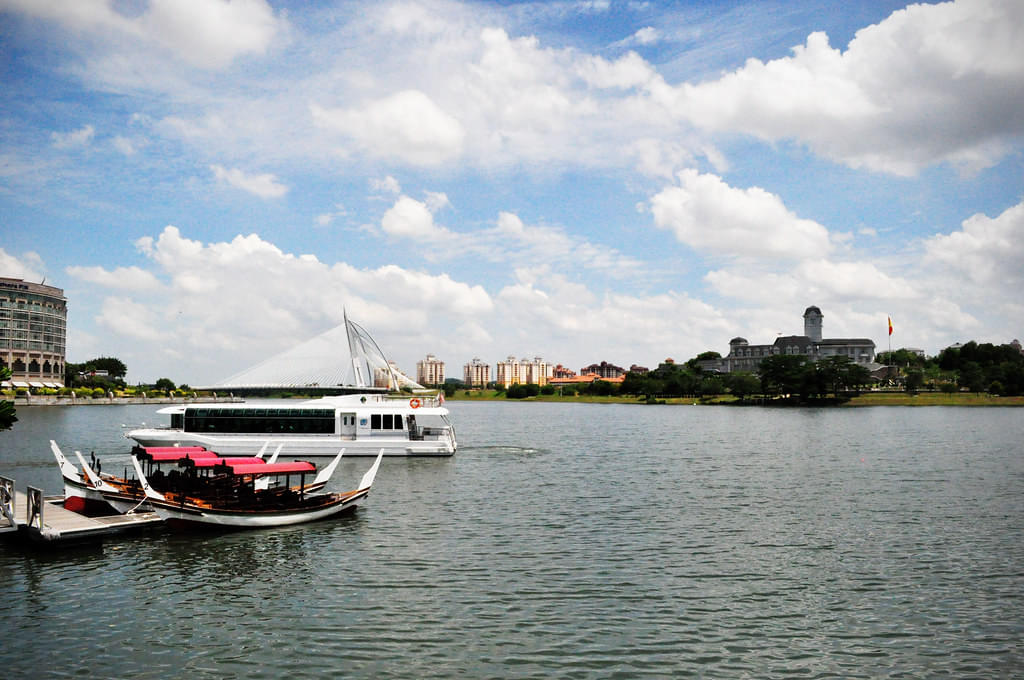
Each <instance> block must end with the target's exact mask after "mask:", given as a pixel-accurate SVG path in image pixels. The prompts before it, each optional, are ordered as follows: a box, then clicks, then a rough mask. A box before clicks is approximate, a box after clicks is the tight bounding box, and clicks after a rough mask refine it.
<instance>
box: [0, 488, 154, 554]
mask: <svg viewBox="0 0 1024 680" xmlns="http://www.w3.org/2000/svg"><path fill="white" fill-rule="evenodd" d="M63 500H64V499H63V498H62V497H60V496H57V497H48V498H44V497H43V494H42V491H40V490H39V489H36V488H34V487H31V486H30V487H28V493H27V494H26V493H21V492H20V491H14V482H13V481H12V480H9V479H7V478H4V477H0V506H2V509H0V534H3V533H11V532H15V531H17V532H19V533H23V534H25V535H27V537H28V538H29V539H30V540H32V541H33V542H35V543H45V544H57V543H67V542H79V541H90V540H96V539H101V538H103V537H104V536H109V535H112V534H119V533H123V532H125V531H131V530H135V529H140V528H143V527H147V526H153V525H156V524H159V523H160V522H161V519H160V518H159V517H158V516H157V514H156V513H155V512H139V513H133V514H131V515H109V516H104V517H87V516H85V515H82V514H79V513H77V512H72V511H71V510H67V509H65V508H64V505H63ZM12 519H13V520H14V522H13V524H12V522H11V520H12Z"/></svg>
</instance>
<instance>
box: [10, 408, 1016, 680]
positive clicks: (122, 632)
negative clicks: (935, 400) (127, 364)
mask: <svg viewBox="0 0 1024 680" xmlns="http://www.w3.org/2000/svg"><path fill="white" fill-rule="evenodd" d="M450 406H451V410H452V412H453V419H454V421H455V423H456V425H457V427H458V433H459V440H460V444H461V448H460V450H459V452H458V453H457V454H456V455H455V457H453V458H451V459H444V460H423V459H408V460H399V459H385V461H384V464H383V466H382V468H381V471H380V474H379V475H378V477H377V481H376V483H375V485H374V489H373V492H372V493H371V494H370V498H369V501H368V502H367V504H366V505H365V506H362V507H360V508H359V510H358V511H357V512H356V513H354V514H351V515H349V516H345V517H342V518H340V519H336V520H333V521H328V522H323V523H317V524H311V525H305V526H298V527H290V528H285V529H279V530H264V531H257V532H243V533H220V534H202V535H190V534H174V533H166V532H152V533H149V534H144V535H141V536H137V537H131V538H124V539H117V540H108V541H107V542H106V543H105V544H103V545H101V546H98V547H93V548H84V549H76V550H66V551H59V552H38V551H37V552H33V551H25V550H23V549H21V548H18V547H15V546H8V545H3V544H0V669H3V670H2V674H3V676H4V677H7V678H16V677H23V676H24V677H55V676H57V677H61V676H78V677H132V678H166V677H209V678H221V677H247V678H249V677H252V678H278V677H282V676H285V675H288V676H290V677H293V678H304V677H321V676H327V675H331V676H337V677H373V678H423V677H458V678H592V677H600V678H614V677H618V678H633V677H640V676H648V677H687V676H693V677H701V678H737V677H752V678H776V677H780V678H781V677H791V676H796V677H813V678H821V677H835V678H861V677H862V678H879V677H904V678H919V677H929V678H933V677H950V678H967V677H977V678H995V677H1014V676H1017V677H1020V676H1021V674H1022V673H1024V648H1022V640H1024V601H1022V600H1024V540H1022V529H1024V460H1022V446H1024V445H1022V442H1024V411H1021V410H1016V409H991V408H990V409H959V408H915V409H911V408H893V407H888V408H866V409H831V410H830V409H824V410H817V409H803V410H788V409H787V410H772V409H757V408H750V409H738V408H726V407H688V406H661V407H646V406H628V405H622V406H603V405H587V404H578V405H577V404H567V405H551V404H533V403H465V402H455V403H451V404H450ZM154 413H155V408H154V407H152V406H89V407H84V406H80V407H64V408H58V407H49V408H47V407H35V408H25V407H22V408H19V409H18V415H19V417H20V421H19V422H18V423H17V425H16V426H15V429H14V430H12V431H9V432H5V433H0V474H4V475H6V476H9V477H14V478H15V479H16V480H17V485H18V488H19V489H21V490H24V486H25V485H26V484H33V485H36V486H40V487H42V488H43V489H44V490H45V491H47V492H48V493H57V492H59V491H60V490H61V483H60V476H59V473H58V471H57V467H56V464H55V463H54V461H53V459H52V456H51V455H50V453H49V450H48V445H47V440H48V439H50V438H53V439H56V440H57V441H58V442H59V443H60V444H61V445H62V446H63V447H64V448H65V450H72V449H75V448H78V449H81V450H82V451H83V452H85V453H88V452H89V451H96V453H97V454H98V455H100V456H101V457H102V459H103V466H104V469H105V470H108V471H111V470H116V469H118V468H119V466H122V465H123V464H125V463H126V462H127V460H128V458H127V455H126V454H127V450H128V442H126V441H125V440H124V439H123V438H122V436H121V432H122V428H121V426H122V424H126V425H137V424H139V423H140V422H142V421H147V420H148V421H149V422H150V423H153V422H156V421H157V420H158V417H156V416H155V415H154ZM370 462H371V461H370V459H368V458H361V459H353V460H350V461H348V462H346V463H343V466H342V468H341V469H340V471H339V473H338V474H337V475H336V476H335V481H334V483H333V485H334V486H336V487H337V488H347V487H348V486H349V485H351V484H353V483H355V481H356V480H357V479H358V476H359V475H361V474H362V472H363V471H364V470H365V469H366V468H367V467H369V465H370Z"/></svg>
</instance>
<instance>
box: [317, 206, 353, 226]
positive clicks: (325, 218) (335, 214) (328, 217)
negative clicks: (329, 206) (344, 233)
mask: <svg viewBox="0 0 1024 680" xmlns="http://www.w3.org/2000/svg"><path fill="white" fill-rule="evenodd" d="M334 208H335V209H334V210H333V211H332V212H327V213H323V214H321V215H317V216H316V218H315V219H314V222H316V224H317V225H318V226H321V227H326V226H328V225H330V224H331V223H332V222H334V220H336V219H338V218H339V217H345V216H346V215H348V211H347V210H345V206H343V205H342V204H340V203H338V204H337V205H335V206H334Z"/></svg>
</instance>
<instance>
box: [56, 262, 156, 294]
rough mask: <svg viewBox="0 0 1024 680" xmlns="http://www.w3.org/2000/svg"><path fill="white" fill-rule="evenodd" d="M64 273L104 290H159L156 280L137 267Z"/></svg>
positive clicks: (84, 268)
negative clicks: (101, 287)
mask: <svg viewBox="0 0 1024 680" xmlns="http://www.w3.org/2000/svg"><path fill="white" fill-rule="evenodd" d="M64 271H66V272H67V273H68V275H69V276H73V277H75V278H76V279H79V280H81V281H85V282H87V283H93V284H96V285H97V286H103V287H104V288H122V289H125V290H137V291H139V290H155V289H157V288H160V282H159V281H158V280H157V278H156V277H155V276H153V274H152V273H151V272H148V271H146V270H144V269H140V268H139V267H117V268H115V269H114V270H113V271H107V270H106V269H104V268H103V267H67V268H66V269H65V270H64Z"/></svg>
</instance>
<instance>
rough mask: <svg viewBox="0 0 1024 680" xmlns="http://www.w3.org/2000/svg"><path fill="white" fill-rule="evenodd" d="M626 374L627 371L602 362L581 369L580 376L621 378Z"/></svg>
mask: <svg viewBox="0 0 1024 680" xmlns="http://www.w3.org/2000/svg"><path fill="white" fill-rule="evenodd" d="M625 374H626V369H624V368H622V367H621V366H616V365H615V364H609V363H608V362H607V361H602V362H601V363H599V364H590V365H589V366H584V367H583V368H581V369H580V375H596V376H598V377H599V378H621V377H622V376H624V375H625Z"/></svg>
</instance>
